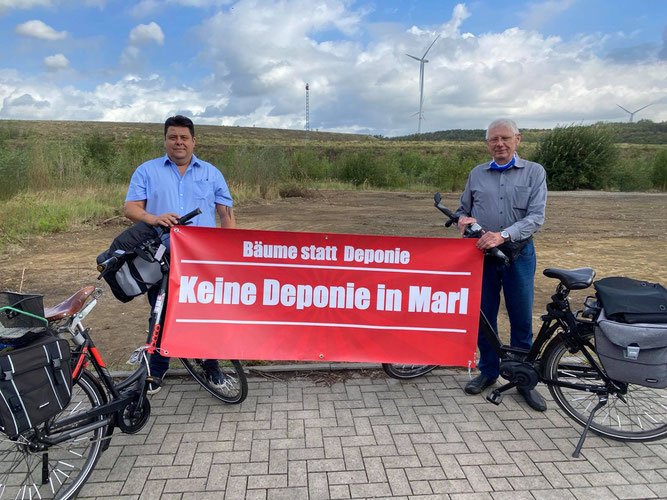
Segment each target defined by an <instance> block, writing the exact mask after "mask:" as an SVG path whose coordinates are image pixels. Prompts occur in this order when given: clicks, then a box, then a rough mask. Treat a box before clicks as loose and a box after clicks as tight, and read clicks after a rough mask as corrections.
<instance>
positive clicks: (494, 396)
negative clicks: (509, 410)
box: [486, 389, 505, 405]
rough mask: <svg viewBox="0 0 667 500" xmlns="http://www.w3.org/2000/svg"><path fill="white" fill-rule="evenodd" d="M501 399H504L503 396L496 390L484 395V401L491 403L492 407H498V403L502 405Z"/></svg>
mask: <svg viewBox="0 0 667 500" xmlns="http://www.w3.org/2000/svg"><path fill="white" fill-rule="evenodd" d="M503 397H505V395H504V394H503V393H501V392H500V391H499V390H498V389H496V390H495V391H489V392H488V393H487V394H486V400H487V401H489V402H491V403H493V404H494V405H499V404H500V403H502V402H503Z"/></svg>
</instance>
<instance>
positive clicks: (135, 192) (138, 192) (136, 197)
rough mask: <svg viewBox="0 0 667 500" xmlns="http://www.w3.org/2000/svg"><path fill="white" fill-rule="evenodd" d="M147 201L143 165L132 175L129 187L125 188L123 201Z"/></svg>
mask: <svg viewBox="0 0 667 500" xmlns="http://www.w3.org/2000/svg"><path fill="white" fill-rule="evenodd" d="M147 199H148V186H147V178H146V170H145V169H144V168H143V165H139V167H137V169H136V170H135V171H134V173H133V174H132V179H131V180H130V187H128V188H127V196H126V197H125V201H141V200H147Z"/></svg>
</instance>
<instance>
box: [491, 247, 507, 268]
mask: <svg viewBox="0 0 667 500" xmlns="http://www.w3.org/2000/svg"><path fill="white" fill-rule="evenodd" d="M489 253H490V254H491V255H492V256H494V257H495V258H496V259H498V260H501V261H502V263H503V264H504V265H506V266H509V265H510V260H509V258H508V257H507V255H505V254H504V253H503V251H502V250H501V249H499V248H498V247H493V248H491V249H489Z"/></svg>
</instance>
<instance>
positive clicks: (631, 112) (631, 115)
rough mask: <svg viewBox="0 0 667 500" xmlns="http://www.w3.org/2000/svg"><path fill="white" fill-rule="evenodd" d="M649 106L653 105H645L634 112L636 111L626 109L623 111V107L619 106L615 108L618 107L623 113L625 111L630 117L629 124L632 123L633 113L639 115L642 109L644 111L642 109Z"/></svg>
mask: <svg viewBox="0 0 667 500" xmlns="http://www.w3.org/2000/svg"><path fill="white" fill-rule="evenodd" d="M651 104H653V103H650V104H647V105H646V106H644V107H642V108H639V109H638V110H636V111H628V110H627V109H625V108H624V107H623V106H621V105H620V104H617V105H616V106H618V107H619V108H621V109H622V110H623V111H625V112H626V113H628V114H629V115H630V123H632V117H633V116H635V113H639V112H640V111H641V110H642V109H644V108H648V107H649V106H650V105H651Z"/></svg>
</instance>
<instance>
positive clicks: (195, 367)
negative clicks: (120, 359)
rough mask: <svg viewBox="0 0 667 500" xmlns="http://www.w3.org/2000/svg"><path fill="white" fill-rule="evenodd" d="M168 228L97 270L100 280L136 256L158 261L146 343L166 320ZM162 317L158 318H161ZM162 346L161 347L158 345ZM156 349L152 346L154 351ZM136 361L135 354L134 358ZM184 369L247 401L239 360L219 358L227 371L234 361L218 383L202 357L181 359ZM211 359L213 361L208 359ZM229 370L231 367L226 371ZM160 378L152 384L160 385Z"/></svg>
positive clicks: (185, 219) (215, 390)
mask: <svg viewBox="0 0 667 500" xmlns="http://www.w3.org/2000/svg"><path fill="white" fill-rule="evenodd" d="M200 213H201V210H199V209H195V210H193V211H192V212H190V213H188V214H186V215H184V216H182V217H181V218H180V219H179V221H178V224H176V225H177V226H178V225H187V224H189V223H190V222H189V221H190V220H191V219H193V218H194V217H196V216H197V215H199V214H200ZM168 231H169V228H164V229H162V231H158V232H157V233H156V236H155V237H154V238H151V239H148V240H146V241H144V242H143V243H141V244H140V245H139V246H138V247H136V248H134V249H133V250H132V251H130V252H126V251H122V250H116V251H115V252H114V254H113V255H112V256H111V257H110V258H108V259H106V260H105V261H104V262H101V263H100V264H99V265H98V266H97V269H98V271H100V275H99V277H98V279H100V278H103V277H104V276H105V275H106V274H108V273H110V272H113V271H116V270H117V269H118V268H119V267H121V266H122V265H123V263H125V262H127V261H128V260H131V259H133V258H135V257H136V258H140V259H142V260H143V261H144V262H154V263H156V265H158V264H159V276H160V281H159V287H158V290H159V291H158V293H157V298H156V300H155V304H156V307H155V308H154V309H153V311H152V314H151V319H150V322H149V328H148V339H147V341H146V342H147V344H151V345H152V342H155V341H156V339H157V338H158V337H159V335H160V332H161V330H162V321H163V319H164V306H165V305H166V303H167V296H168V293H167V290H168V284H169V254H168V253H167V252H165V247H164V245H163V244H162V236H163V235H164V234H165V233H166V232H168ZM158 320H159V321H158ZM158 349H159V348H158ZM152 351H153V349H151V352H152ZM134 359H135V360H136V356H135V357H134ZM179 359H180V361H181V363H182V364H183V366H184V367H185V369H186V370H187V371H188V373H190V375H192V377H193V378H194V379H195V380H196V381H197V382H198V383H199V385H201V386H202V387H203V388H204V389H205V390H206V391H208V392H209V393H210V394H211V395H212V396H214V397H215V398H217V399H219V400H221V401H222V402H224V403H228V404H238V403H241V402H243V401H244V400H245V398H246V396H247V394H248V382H247V379H246V376H245V372H244V371H243V366H242V365H241V363H240V362H239V361H238V360H234V359H233V360H229V361H226V360H218V368H219V369H220V371H221V372H223V373H224V371H225V368H227V366H226V365H227V364H228V363H229V364H231V368H232V374H231V375H229V374H228V375H226V376H225V377H224V379H223V380H222V381H220V382H218V383H216V382H214V381H212V380H210V378H209V377H208V373H207V371H208V370H209V369H210V364H207V363H206V362H205V360H203V359H188V358H179ZM208 361H211V360H208ZM227 371H229V370H227ZM159 383H160V381H159V380H157V381H155V382H154V383H153V384H155V385H159Z"/></svg>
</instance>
